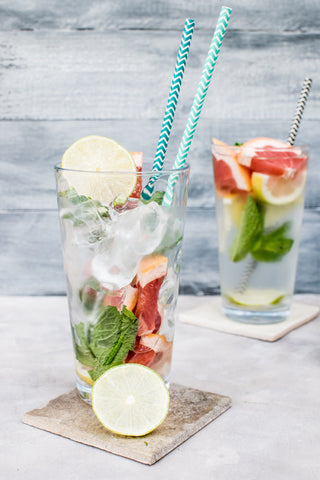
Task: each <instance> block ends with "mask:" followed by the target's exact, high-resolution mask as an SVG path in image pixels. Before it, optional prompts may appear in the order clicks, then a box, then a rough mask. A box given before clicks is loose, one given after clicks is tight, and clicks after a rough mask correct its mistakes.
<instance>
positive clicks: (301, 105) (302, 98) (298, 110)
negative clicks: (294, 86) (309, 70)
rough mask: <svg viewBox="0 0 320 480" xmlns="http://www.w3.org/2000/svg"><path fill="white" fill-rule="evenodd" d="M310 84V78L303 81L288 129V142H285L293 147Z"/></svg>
mask: <svg viewBox="0 0 320 480" xmlns="http://www.w3.org/2000/svg"><path fill="white" fill-rule="evenodd" d="M311 84H312V79H311V78H308V77H307V78H305V79H304V82H303V85H302V89H301V92H300V97H299V101H298V104H297V108H296V113H295V115H294V117H293V122H292V125H291V128H290V133H289V136H288V140H287V142H288V143H289V144H290V145H293V144H294V141H295V139H296V136H297V133H298V130H299V126H300V122H301V118H302V115H303V110H304V107H305V104H306V102H307V98H308V95H309V92H310V88H311Z"/></svg>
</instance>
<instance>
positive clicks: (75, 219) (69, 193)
mask: <svg viewBox="0 0 320 480" xmlns="http://www.w3.org/2000/svg"><path fill="white" fill-rule="evenodd" d="M59 198H60V203H61V207H62V208H65V209H66V210H67V211H66V212H64V213H63V214H62V216H61V218H62V219H64V220H71V221H72V223H73V225H74V226H75V227H77V226H81V225H84V224H85V223H87V222H88V221H94V220H98V219H109V218H110V215H109V211H108V208H107V207H106V206H105V205H103V204H102V203H101V202H100V201H99V200H93V199H92V198H91V197H86V196H85V195H79V194H78V193H77V191H76V189H75V188H73V187H72V188H69V189H68V190H65V191H63V192H59ZM68 209H69V210H68Z"/></svg>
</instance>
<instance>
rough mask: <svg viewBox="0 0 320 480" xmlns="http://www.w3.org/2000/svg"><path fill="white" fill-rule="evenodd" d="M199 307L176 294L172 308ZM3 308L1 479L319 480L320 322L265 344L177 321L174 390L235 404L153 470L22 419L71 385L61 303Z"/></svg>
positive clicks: (16, 303) (41, 300) (24, 301)
mask: <svg viewBox="0 0 320 480" xmlns="http://www.w3.org/2000/svg"><path fill="white" fill-rule="evenodd" d="M296 300H298V301H299V302H302V301H303V302H307V303H309V304H314V305H319V304H320V296H319V295H303V296H298V297H296ZM207 301H208V297H194V296H182V297H180V299H179V305H178V307H179V308H178V310H179V311H180V312H183V311H185V310H189V309H191V308H194V307H195V306H196V305H201V303H204V302H207ZM0 311H1V322H0V352H1V358H2V368H1V369H0V376H1V385H2V394H1V397H0V424H1V436H0V443H1V448H0V477H1V478H8V479H10V480H19V479H21V478H23V480H43V479H44V478H45V479H46V480H55V479H56V478H61V479H68V480H88V479H89V478H90V479H91V478H94V479H95V480H105V479H114V480H120V479H126V478H134V479H135V478H139V480H147V479H149V478H150V475H152V478H153V479H154V480H163V479H164V478H165V479H169V478H175V477H177V475H178V476H179V478H183V480H194V479H195V478H200V479H205V480H206V479H209V480H211V479H215V480H233V479H235V480H257V479H259V480H270V479H272V480H287V479H290V480H301V479H303V480H317V479H318V478H319V471H320V457H319V444H320V430H319V425H320V408H319V398H320V380H319V379H320V317H318V318H316V319H315V320H312V321H311V322H309V323H307V324H306V325H303V326H302V327H300V328H297V329H296V330H294V331H292V332H290V333H289V334H288V335H286V336H285V337H283V338H281V339H280V340H278V341H277V342H273V343H267V342H262V341H260V340H255V339H250V338H246V337H241V336H237V335H230V334H226V333H221V332H217V331H214V330H209V329H206V328H200V327H195V326H192V325H186V324H182V323H180V322H179V321H178V322H177V328H176V335H175V343H174V349H173V368H172V376H171V379H172V382H175V383H179V384H182V385H187V386H189V387H192V388H196V389H199V390H205V391H209V392H217V393H221V394H223V395H226V396H229V397H231V398H232V408H231V409H230V410H228V412H226V413H225V414H223V415H221V416H220V417H218V418H217V419H216V420H215V421H214V422H211V423H209V424H208V425H207V426H206V427H204V428H203V429H202V430H200V431H199V432H198V433H197V434H196V435H194V436H192V437H191V438H190V439H189V440H188V441H186V442H184V443H182V444H181V445H180V446H179V447H177V448H176V449H175V450H174V451H173V452H172V453H170V454H169V455H167V456H165V457H164V458H163V459H161V460H159V462H157V463H155V464H154V465H153V466H152V467H149V466H146V465H142V464H140V463H137V462H133V461H131V460H128V459H125V458H122V457H119V456H117V455H112V454H108V453H106V452H104V451H102V450H99V449H97V448H91V447H88V446H86V445H82V444H80V443H77V442H72V441H70V440H68V439H66V438H63V437H60V436H58V435H50V434H48V433H47V432H44V431H42V430H39V429H37V428H31V427H29V426H28V425H25V424H23V423H22V417H23V414H24V413H25V412H26V411H29V410H32V409H34V408H38V407H39V405H45V404H46V403H47V402H49V400H51V399H52V398H55V397H58V396H59V395H61V394H63V393H65V392H68V391H70V390H72V389H73V388H74V386H75V380H74V373H73V359H72V343H71V334H70V328H69V323H68V309H67V302H66V298H64V297H30V298H24V297H0Z"/></svg>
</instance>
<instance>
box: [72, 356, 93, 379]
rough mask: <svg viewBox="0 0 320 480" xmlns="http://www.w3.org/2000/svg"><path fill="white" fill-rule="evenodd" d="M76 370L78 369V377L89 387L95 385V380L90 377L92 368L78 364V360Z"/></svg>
mask: <svg viewBox="0 0 320 480" xmlns="http://www.w3.org/2000/svg"><path fill="white" fill-rule="evenodd" d="M75 368H76V374H77V375H78V377H79V378H80V379H81V380H82V381H83V382H85V383H87V384H88V385H93V380H92V378H91V377H90V375H89V372H88V370H90V367H85V366H84V365H82V363H80V362H78V360H75Z"/></svg>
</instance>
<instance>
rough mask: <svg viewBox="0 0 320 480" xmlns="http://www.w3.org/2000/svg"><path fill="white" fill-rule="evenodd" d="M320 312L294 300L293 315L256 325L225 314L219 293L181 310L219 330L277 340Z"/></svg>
mask: <svg viewBox="0 0 320 480" xmlns="http://www.w3.org/2000/svg"><path fill="white" fill-rule="evenodd" d="M195 301H196V299H195ZM319 311H320V308H319V307H317V306H315V305H307V304H305V303H296V302H294V303H292V306H291V313H290V315H289V317H288V318H287V319H286V320H284V321H283V322H280V323H273V324H269V325H252V324H248V323H240V322H236V321H235V320H230V319H229V318H227V317H226V316H225V315H224V314H223V313H222V305H221V297H220V296H215V297H211V298H210V300H208V302H206V303H204V304H202V305H199V306H198V307H195V308H193V309H190V310H188V311H185V312H181V313H180V314H179V320H180V321H181V322H183V323H189V324H192V325H197V326H199V327H206V328H212V329H213V330H218V331H219V332H225V333H232V334H234V335H242V336H244V337H250V338H256V339H258V340H264V341H266V342H274V341H275V340H279V338H281V337H284V335H286V334H287V333H289V332H291V331H292V330H294V329H295V328H298V327H300V326H301V325H304V324H305V323H307V322H310V320H313V319H314V318H315V317H316V316H317V315H318V313H319Z"/></svg>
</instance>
